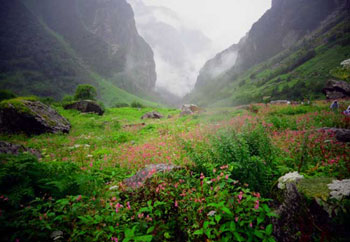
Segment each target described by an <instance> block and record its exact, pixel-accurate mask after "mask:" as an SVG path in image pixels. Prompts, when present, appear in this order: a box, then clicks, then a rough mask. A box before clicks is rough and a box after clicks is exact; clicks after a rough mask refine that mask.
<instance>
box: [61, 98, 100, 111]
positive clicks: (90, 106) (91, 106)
mask: <svg viewBox="0 0 350 242" xmlns="http://www.w3.org/2000/svg"><path fill="white" fill-rule="evenodd" d="M64 109H75V110H78V111H80V112H82V113H96V114H98V115H103V113H104V110H103V109H102V107H101V106H100V105H99V104H98V103H97V102H95V101H92V100H81V101H76V102H73V103H69V104H66V105H64Z"/></svg>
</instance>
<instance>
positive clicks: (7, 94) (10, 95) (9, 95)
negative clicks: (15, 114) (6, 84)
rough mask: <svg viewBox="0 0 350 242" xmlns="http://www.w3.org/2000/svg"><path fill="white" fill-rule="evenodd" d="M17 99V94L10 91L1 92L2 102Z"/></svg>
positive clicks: (0, 98)
mask: <svg viewBox="0 0 350 242" xmlns="http://www.w3.org/2000/svg"><path fill="white" fill-rule="evenodd" d="M15 97H17V96H16V94H14V93H13V92H11V91H9V90H0V102H1V101H3V100H7V99H12V98H15Z"/></svg>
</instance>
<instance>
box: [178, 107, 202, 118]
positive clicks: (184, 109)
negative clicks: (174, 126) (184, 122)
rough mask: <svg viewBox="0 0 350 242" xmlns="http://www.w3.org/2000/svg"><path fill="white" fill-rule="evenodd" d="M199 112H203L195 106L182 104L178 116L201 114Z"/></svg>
mask: <svg viewBox="0 0 350 242" xmlns="http://www.w3.org/2000/svg"><path fill="white" fill-rule="evenodd" d="M201 111H203V110H202V109H201V108H200V107H198V106H197V105H195V104H184V105H182V107H181V113H180V116H184V115H191V114H194V113H197V112H201Z"/></svg>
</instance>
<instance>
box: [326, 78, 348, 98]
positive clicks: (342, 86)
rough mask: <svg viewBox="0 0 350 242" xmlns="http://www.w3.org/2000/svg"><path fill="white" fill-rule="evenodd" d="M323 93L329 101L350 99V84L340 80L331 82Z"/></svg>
mask: <svg viewBox="0 0 350 242" xmlns="http://www.w3.org/2000/svg"><path fill="white" fill-rule="evenodd" d="M322 92H323V93H324V94H325V95H326V97H327V98H328V99H340V98H346V97H350V83H348V82H345V81H338V80H329V81H328V82H327V84H326V87H325V88H323V90H322Z"/></svg>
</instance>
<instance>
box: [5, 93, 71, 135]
mask: <svg viewBox="0 0 350 242" xmlns="http://www.w3.org/2000/svg"><path fill="white" fill-rule="evenodd" d="M70 128H71V125H70V123H69V122H68V121H67V120H66V119H65V118H64V117H62V116H61V115H59V114H58V113H57V112H56V111H55V110H53V109H52V108H50V107H49V106H46V105H45V104H43V103H41V102H39V101H36V100H25V99H22V98H15V99H10V100H5V101H2V102H1V103H0V132H3V133H8V134H15V133H26V134H28V135H32V134H43V133H59V132H63V133H68V132H69V130H70Z"/></svg>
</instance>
